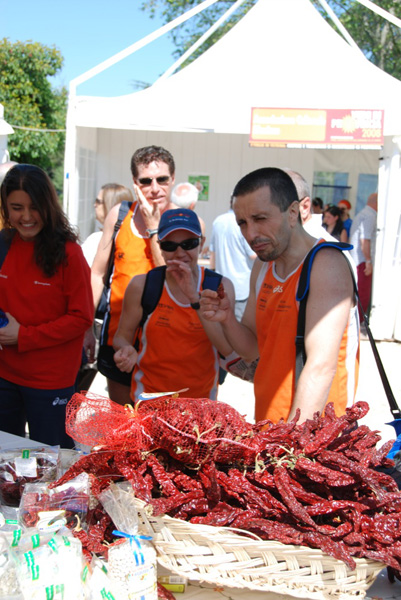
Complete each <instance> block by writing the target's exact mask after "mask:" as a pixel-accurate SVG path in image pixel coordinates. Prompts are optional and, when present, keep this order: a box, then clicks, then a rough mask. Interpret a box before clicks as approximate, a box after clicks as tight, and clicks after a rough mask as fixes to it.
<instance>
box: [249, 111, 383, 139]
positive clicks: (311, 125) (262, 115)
mask: <svg viewBox="0 0 401 600" xmlns="http://www.w3.org/2000/svg"><path fill="white" fill-rule="evenodd" d="M383 118H384V111H383V110H376V109H375V110H369V109H356V110H348V109H303V108H299V109H297V108H252V119H251V135H250V139H249V143H250V145H251V146H276V147H277V146H278V147H284V148H285V147H287V148H288V147H292V148H308V147H309V148H336V147H339V146H342V147H346V148H380V147H381V146H382V145H383V141H384V140H383Z"/></svg>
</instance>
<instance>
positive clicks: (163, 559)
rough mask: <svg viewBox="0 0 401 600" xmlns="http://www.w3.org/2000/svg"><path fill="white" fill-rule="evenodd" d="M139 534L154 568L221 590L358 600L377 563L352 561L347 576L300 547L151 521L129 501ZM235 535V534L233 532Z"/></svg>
mask: <svg viewBox="0 0 401 600" xmlns="http://www.w3.org/2000/svg"><path fill="white" fill-rule="evenodd" d="M135 503H136V506H137V509H138V516H139V527H140V532H141V533H143V534H147V535H150V536H152V538H153V543H154V545H155V548H156V552H157V560H158V562H159V564H160V565H162V566H163V567H166V568H167V569H169V570H170V571H172V572H173V573H175V574H177V575H180V576H182V577H186V578H188V579H190V580H194V581H199V582H206V583H210V584H213V585H219V586H223V587H233V588H240V589H250V590H257V591H263V592H275V593H277V594H288V595H290V596H295V597H296V598H311V599H316V600H334V599H335V600H348V599H349V600H356V598H358V599H363V598H364V597H365V595H366V590H367V589H368V588H369V587H370V586H371V585H372V583H373V582H374V580H375V578H376V577H377V575H378V574H379V572H380V571H381V570H382V569H383V568H384V567H385V565H384V564H383V563H380V562H376V561H373V560H368V559H362V558H356V559H355V562H356V565H357V566H356V569H355V570H354V571H351V570H350V569H349V567H347V566H346V565H345V563H343V562H342V561H340V560H337V559H335V558H332V557H331V556H328V555H327V554H324V553H323V552H321V551H320V550H314V549H312V548H307V547H306V546H290V545H285V544H281V543H280V542H275V541H264V540H260V539H259V538H257V536H253V534H250V533H248V532H242V533H246V534H247V535H246V537H245V536H244V535H239V534H238V533H237V532H236V531H235V530H233V529H229V528H224V527H221V528H218V527H213V526H209V525H195V524H192V523H188V522H186V521H181V520H179V519H174V518H171V517H168V516H165V515H164V516H159V517H154V516H151V508H150V507H149V506H146V504H145V503H144V502H142V501H141V500H138V499H136V500H135ZM237 531H238V530H237Z"/></svg>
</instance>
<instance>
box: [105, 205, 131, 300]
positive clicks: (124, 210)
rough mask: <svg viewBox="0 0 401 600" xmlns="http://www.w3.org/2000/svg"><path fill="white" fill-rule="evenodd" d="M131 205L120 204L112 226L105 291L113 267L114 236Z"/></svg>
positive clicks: (108, 285)
mask: <svg viewBox="0 0 401 600" xmlns="http://www.w3.org/2000/svg"><path fill="white" fill-rule="evenodd" d="M132 204H133V203H132V202H128V201H127V200H123V201H122V202H121V206H120V208H119V210H118V217H117V221H116V222H115V224H114V231H113V237H112V238H111V249H110V256H109V262H108V263H107V270H106V275H105V278H104V283H105V286H106V288H107V289H108V288H109V287H110V277H111V273H112V271H113V267H114V250H115V247H116V236H117V233H118V232H119V230H120V227H121V224H122V222H123V221H124V219H125V217H126V216H127V214H128V212H129V209H130V208H131V206H132Z"/></svg>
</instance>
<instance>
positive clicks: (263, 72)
mask: <svg viewBox="0 0 401 600" xmlns="http://www.w3.org/2000/svg"><path fill="white" fill-rule="evenodd" d="M74 100H75V107H74V108H75V110H74V113H75V115H74V121H75V124H76V125H77V126H83V127H103V128H112V129H143V130H162V131H214V132H218V133H249V131H250V120H251V108H252V107H271V108H291V107H293V108H322V109H323V108H343V109H361V108H366V109H384V111H385V120H384V134H385V135H394V134H400V133H401V82H400V81H398V80H397V79H395V78H393V77H391V76H390V75H387V74H386V73H384V72H383V71H381V70H380V69H378V68H377V67H375V66H374V65H372V63H370V62H369V61H368V60H367V59H366V58H365V57H364V56H363V55H362V54H361V53H360V52H359V51H358V50H355V49H354V48H352V47H351V46H349V45H348V44H347V43H346V42H345V41H344V40H343V38H342V37H340V36H339V35H338V34H337V33H336V32H335V31H334V30H333V29H332V28H331V27H330V25H329V24H328V23H326V21H325V20H324V19H323V18H322V17H321V16H320V14H319V13H318V12H317V10H316V9H315V8H314V7H313V5H312V4H311V2H310V0H259V1H258V2H257V4H256V5H255V6H254V7H253V8H252V9H251V10H250V11H249V12H248V13H247V15H246V16H245V17H244V18H243V19H241V21H240V22H239V23H238V24H237V25H236V26H235V27H233V28H232V30H231V31H230V32H229V33H227V34H226V35H225V36H224V37H223V38H222V39H221V40H220V41H219V42H217V43H216V44H215V45H214V46H213V47H212V48H210V49H209V50H208V51H207V52H205V53H204V54H203V55H202V56H201V57H200V58H198V59H197V60H196V61H194V62H193V63H192V64H191V65H189V66H188V67H186V68H185V69H183V70H182V71H180V72H179V73H177V74H176V75H173V76H171V77H170V78H169V79H166V80H163V81H161V82H160V83H157V82H156V84H154V85H153V86H152V87H150V88H148V89H146V90H143V91H140V92H136V93H133V94H129V95H126V96H120V97H114V98H103V97H102V98H98V97H86V96H77V97H76V98H75V99H74Z"/></svg>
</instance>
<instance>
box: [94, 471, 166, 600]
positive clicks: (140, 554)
mask: <svg viewBox="0 0 401 600" xmlns="http://www.w3.org/2000/svg"><path fill="white" fill-rule="evenodd" d="M99 500H100V502H101V503H102V504H103V507H104V509H105V511H106V512H107V513H108V515H109V516H110V517H111V519H112V520H113V523H114V524H115V526H116V527H117V530H116V531H114V532H113V533H114V534H115V535H119V536H121V537H123V538H124V537H125V538H126V539H124V540H123V541H121V542H116V543H114V544H112V545H111V546H110V547H109V552H108V563H107V569H108V576H109V578H110V580H111V581H112V582H113V586H114V588H115V589H116V590H117V591H118V597H119V598H120V597H121V598H124V599H125V598H126V599H127V600H128V599H129V600H141V599H143V600H157V569H156V551H155V549H154V547H153V546H152V544H151V543H150V542H149V540H150V538H149V537H148V536H141V535H138V514H137V510H136V506H135V496H134V491H133V489H132V486H131V484H130V483H129V482H123V483H121V484H113V483H112V484H111V485H110V486H109V487H108V488H107V489H106V490H104V491H103V492H102V493H101V494H100V495H99Z"/></svg>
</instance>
